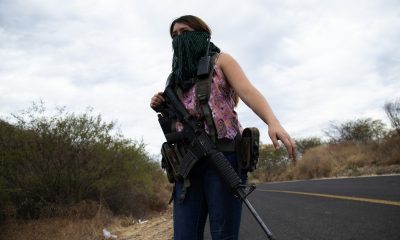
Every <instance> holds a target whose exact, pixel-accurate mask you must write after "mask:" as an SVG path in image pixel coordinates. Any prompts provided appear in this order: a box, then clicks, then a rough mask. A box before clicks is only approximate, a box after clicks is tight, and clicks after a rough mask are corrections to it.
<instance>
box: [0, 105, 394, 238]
mask: <svg viewBox="0 0 400 240" xmlns="http://www.w3.org/2000/svg"><path fill="white" fill-rule="evenodd" d="M385 108H387V109H389V110H390V111H391V112H390V114H389V113H388V116H389V117H390V119H391V121H392V125H393V127H394V128H395V129H394V130H393V129H392V130H389V131H386V130H385V127H384V124H383V123H382V122H381V121H379V120H371V119H361V120H356V121H352V122H348V123H344V124H341V125H334V126H333V127H332V129H331V130H333V131H330V132H329V133H328V136H329V137H331V140H330V141H328V142H323V141H322V140H320V139H318V138H308V139H303V140H302V141H298V146H299V149H300V153H301V154H300V155H301V157H300V159H299V160H298V161H297V162H296V163H292V162H291V161H289V158H288V156H287V153H286V152H285V150H284V148H281V149H280V150H279V151H275V149H274V147H273V146H272V145H261V147H260V158H259V164H258V169H257V170H256V171H255V172H253V173H252V174H251V175H250V180H251V181H253V182H269V181H285V180H294V179H312V178H328V177H342V176H360V175H379V174H391V173H400V101H398V102H396V103H395V104H394V105H390V104H388V105H387V106H386V105H385ZM387 111H388V110H387ZM22 120H23V119H22ZM92 120H93V121H92ZM100 120H101V119H99V120H97V119H93V118H92V117H91V116H88V115H83V116H79V115H78V116H75V115H73V114H72V115H67V116H66V117H63V116H60V117H57V116H56V117H55V118H51V119H49V120H46V119H43V118H34V119H32V120H31V122H26V121H21V124H22V125H21V124H20V125H19V126H13V125H11V124H9V123H7V122H4V121H1V119H0V153H1V155H0V157H1V159H0V160H1V161H0V231H1V235H0V239H13V240H39V239H40V240H50V239H57V240H67V239H68V240H78V239H89V240H90V239H105V238H104V236H103V229H104V228H105V229H108V230H109V231H110V232H111V233H112V234H115V235H116V236H118V239H126V240H130V239H131V240H133V239H142V240H147V239H149V240H150V239H171V238H172V213H171V209H170V208H168V206H167V204H166V203H167V201H168V199H169V196H170V195H169V194H170V191H171V186H170V185H169V184H168V183H167V179H166V176H165V175H164V174H163V173H162V171H161V169H160V167H159V165H158V163H156V162H154V161H152V160H151V159H150V158H149V156H148V155H147V153H146V152H145V151H143V146H142V145H135V144H132V142H130V141H127V140H126V139H123V138H121V137H118V136H117V137H116V138H115V137H113V136H111V135H110V134H109V131H110V130H112V128H113V125H112V124H111V125H105V124H103V123H102V122H101V121H100ZM26 123H31V125H32V126H33V127H26ZM71 129H72V130H76V131H75V132H74V131H72V132H71ZM88 129H89V130H88ZM88 133H90V134H88ZM61 140H62V141H61ZM15 146H18V147H17V148H16V147H15ZM22 147H23V148H22ZM50 149H51V150H52V151H50ZM60 156H61V157H60ZM45 160H46V161H47V163H54V164H52V165H50V168H49V164H47V165H46V166H41V165H40V164H43V163H45V162H46V161H45ZM74 161H75V162H74ZM16 163H17V164H16ZM32 163H35V164H32ZM38 166H39V167H41V168H38ZM43 169H46V171H47V172H43ZM65 169H68V170H69V171H68V172H64V171H65ZM71 172H72V173H75V175H74V174H72V175H71ZM21 173H23V174H21ZM44 173H46V174H44ZM71 177H75V178H71ZM54 179H57V181H54ZM51 183H52V184H51ZM71 183H74V184H72V185H71ZM88 183H91V184H90V185H88V186H89V187H88V188H84V190H86V192H85V191H84V190H82V188H81V187H82V186H86V185H85V184H88ZM57 184H58V185H57ZM33 189H36V192H34V190H33ZM38 196H39V197H38ZM139 219H141V220H142V221H146V222H145V223H142V224H141V223H140V222H141V221H140V220H139Z"/></svg>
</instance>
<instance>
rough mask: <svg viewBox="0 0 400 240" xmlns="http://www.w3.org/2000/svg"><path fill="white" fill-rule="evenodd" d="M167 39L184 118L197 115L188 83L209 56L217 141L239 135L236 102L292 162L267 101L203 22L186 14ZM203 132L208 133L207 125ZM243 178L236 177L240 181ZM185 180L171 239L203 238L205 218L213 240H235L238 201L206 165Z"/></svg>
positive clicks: (289, 143) (157, 100)
mask: <svg viewBox="0 0 400 240" xmlns="http://www.w3.org/2000/svg"><path fill="white" fill-rule="evenodd" d="M170 35H171V37H172V39H173V42H172V45H173V49H174V57H173V64H172V74H171V80H172V81H173V84H175V86H177V87H178V88H180V89H181V91H182V94H181V95H180V98H181V101H182V103H183V104H184V105H185V107H186V109H187V110H188V111H189V113H190V114H192V115H195V116H201V115H202V113H201V109H200V107H199V103H198V102H197V101H196V87H195V85H194V83H193V81H191V80H192V78H193V77H194V76H196V72H197V63H198V61H199V59H200V58H201V57H202V56H204V54H205V53H206V52H209V55H210V56H213V59H214V68H213V73H212V74H213V75H212V82H211V90H210V91H211V92H210V98H209V101H208V104H209V107H210V109H211V111H212V116H213V120H214V123H215V128H216V129H215V132H216V135H217V138H218V139H230V140H233V139H234V138H235V137H236V136H237V134H241V131H242V127H241V125H240V123H239V121H238V117H237V114H236V112H235V111H234V107H235V105H236V103H237V98H240V99H242V101H243V102H244V103H245V104H246V105H247V106H249V107H250V108H251V109H252V110H253V111H254V112H255V113H256V114H257V115H258V116H259V117H260V118H261V119H262V120H263V121H264V122H265V123H266V124H267V125H268V134H269V137H270V138H271V140H272V143H273V145H274V146H275V148H276V149H278V148H279V143H278V140H280V141H282V143H283V144H284V145H285V147H286V149H287V151H288V153H289V155H290V157H291V158H293V159H295V153H296V150H295V143H294V141H293V140H292V139H291V138H290V136H289V134H288V133H287V132H286V131H285V130H284V129H283V127H282V126H281V124H280V123H279V121H278V119H277V118H276V117H275V115H274V113H273V111H272V109H271V107H270V106H269V104H268V102H267V100H266V99H265V98H264V97H263V96H262V95H261V93H260V92H259V91H258V90H257V89H256V88H255V87H254V86H253V85H252V84H251V83H250V81H249V80H248V79H247V77H246V75H245V74H244V72H243V70H242V69H241V67H240V65H239V64H238V63H237V62H236V61H235V59H234V58H233V57H232V56H230V55H229V54H228V53H225V52H220V50H219V48H218V47H216V46H215V45H214V44H213V43H212V42H209V38H210V36H211V30H210V28H209V27H208V26H207V24H206V23H205V22H204V21H203V20H201V19H200V18H198V17H195V16H192V15H185V16H182V17H179V18H177V19H175V20H174V21H173V22H172V23H171V26H170ZM207 49H209V51H207ZM163 101H165V99H164V98H163V96H162V92H158V93H156V94H155V95H154V96H153V97H152V98H151V102H150V106H151V107H152V108H153V109H154V108H156V107H157V106H158V105H159V104H161V103H162V102H163ZM178 128H179V126H178ZM205 128H206V130H207V131H208V132H209V131H210V129H208V128H207V124H205ZM224 155H225V157H226V158H227V159H228V160H229V162H230V163H231V165H232V166H233V167H234V168H235V169H237V166H238V163H237V159H236V154H235V153H234V152H224ZM246 174H247V173H245V172H241V173H240V175H241V178H242V181H244V182H245V181H246V180H247V176H246ZM189 178H190V187H189V189H188V192H187V194H186V197H185V200H184V201H178V198H179V197H178V196H180V194H181V185H182V183H176V184H175V198H174V240H180V239H182V240H184V239H185V240H186V239H191V240H194V239H203V232H204V226H205V222H206V218H207V215H208V216H209V221H210V232H211V235H212V238H213V239H214V240H215V239H238V235H239V226H240V218H241V203H240V201H239V200H238V199H236V198H235V197H234V196H233V195H232V193H231V192H230V191H229V190H228V189H227V188H226V187H225V186H224V184H223V183H222V180H221V179H220V177H219V176H218V174H217V173H216V172H215V170H214V169H213V168H212V167H211V166H209V163H208V162H207V161H199V162H198V163H197V164H196V165H195V167H194V168H193V169H192V171H191V173H190V175H189Z"/></svg>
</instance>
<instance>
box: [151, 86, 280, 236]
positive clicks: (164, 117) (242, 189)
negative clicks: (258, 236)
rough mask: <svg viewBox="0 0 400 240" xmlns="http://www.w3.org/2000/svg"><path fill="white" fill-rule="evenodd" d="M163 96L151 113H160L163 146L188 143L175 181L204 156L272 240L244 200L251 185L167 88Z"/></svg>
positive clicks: (182, 176) (250, 206) (186, 174)
mask: <svg viewBox="0 0 400 240" xmlns="http://www.w3.org/2000/svg"><path fill="white" fill-rule="evenodd" d="M163 96H164V98H165V102H163V103H162V104H160V105H159V106H158V107H157V108H155V109H154V110H155V111H156V112H158V113H160V114H158V120H159V123H160V125H161V128H162V129H163V132H164V135H165V138H166V140H167V143H166V144H168V145H169V146H172V145H173V144H175V143H178V142H180V143H182V142H185V143H187V144H188V148H187V151H186V153H185V155H184V156H183V159H182V161H181V162H180V164H179V166H178V167H177V169H175V171H176V175H177V177H176V178H177V180H183V179H186V178H187V177H188V174H189V172H190V170H191V169H192V168H193V166H194V165H195V163H196V162H197V161H198V160H200V159H201V158H203V157H205V159H207V160H208V161H210V163H211V164H212V165H213V166H214V167H215V169H216V170H217V172H218V174H219V175H220V176H221V178H222V179H223V182H224V183H225V184H226V186H227V187H228V188H229V189H230V190H231V191H232V192H233V194H234V195H235V196H236V197H238V198H240V200H241V201H243V202H244V203H245V205H246V206H247V208H248V209H249V210H250V212H251V214H252V215H253V216H254V218H255V219H256V220H257V222H258V223H259V225H260V226H261V228H262V230H263V231H264V232H265V234H266V235H267V238H268V239H269V240H274V239H275V238H274V237H273V236H272V233H271V231H270V230H269V229H268V227H267V226H266V225H265V223H264V222H263V220H262V219H261V217H260V216H259V215H258V213H257V212H256V210H255V209H254V207H253V206H252V205H251V203H250V202H249V200H248V199H247V196H248V195H249V194H250V193H251V192H252V191H253V190H254V189H255V185H250V186H247V185H243V184H242V183H241V180H240V178H239V176H238V174H237V173H236V171H235V170H234V169H233V167H232V166H231V164H230V163H229V161H228V160H227V159H226V157H225V156H224V155H223V154H222V152H220V151H218V150H217V147H216V145H215V144H214V142H213V141H212V140H211V139H210V137H209V136H208V135H207V133H206V131H205V130H204V123H203V122H202V121H201V120H199V119H197V118H195V117H193V116H192V115H190V114H189V113H188V111H187V110H186V109H185V107H184V106H183V104H182V103H181V101H180V100H179V99H178V97H177V95H176V93H175V91H174V90H173V89H172V88H171V87H167V88H166V89H165V91H164V95H163ZM174 118H175V119H177V120H178V121H179V122H181V123H182V124H183V130H182V131H181V132H176V131H172V130H171V119H174Z"/></svg>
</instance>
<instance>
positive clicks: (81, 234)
mask: <svg viewBox="0 0 400 240" xmlns="http://www.w3.org/2000/svg"><path fill="white" fill-rule="evenodd" d="M108 221H109V219H108V218H104V217H95V218H92V219H73V218H49V219H40V220H30V221H11V222H8V223H6V224H5V225H3V226H2V227H1V232H2V239H14V240H54V239H58V240H71V239H72V240H73V239H88V240H90V239H102V238H103V237H102V229H103V227H104V226H105V225H107V223H108Z"/></svg>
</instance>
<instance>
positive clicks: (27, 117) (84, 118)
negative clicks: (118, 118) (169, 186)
mask: <svg viewBox="0 0 400 240" xmlns="http://www.w3.org/2000/svg"><path fill="white" fill-rule="evenodd" d="M13 117H14V119H15V124H14V125H11V124H9V123H6V122H4V121H2V122H0V153H1V159H0V164H1V168H0V197H1V196H2V195H6V196H8V197H9V199H10V201H11V202H12V203H13V204H14V205H15V206H16V207H17V208H18V209H22V212H21V215H23V217H27V215H29V216H28V217H32V215H37V214H39V213H38V212H37V211H36V210H37V209H38V208H40V206H43V205H46V204H50V203H55V204H64V205H69V204H74V203H79V202H80V201H82V200H95V201H103V202H105V203H106V205H107V206H108V207H110V208H111V209H112V210H113V211H114V212H116V213H124V214H134V215H141V214H144V212H145V211H146V210H147V209H148V208H149V203H150V202H151V201H153V200H152V198H154V197H155V195H154V194H153V192H152V191H153V188H154V185H153V184H154V183H153V179H154V176H157V177H160V176H161V175H162V172H161V168H160V167H159V165H158V163H156V162H154V161H153V160H152V159H151V158H150V157H149V156H148V154H147V152H146V151H145V145H144V144H143V143H142V142H137V141H134V140H130V139H126V138H124V137H123V136H122V134H120V133H119V132H118V131H117V130H116V129H115V123H114V122H110V123H107V122H105V121H103V120H102V118H101V115H97V116H93V114H92V110H90V109H88V110H87V111H86V112H85V113H83V114H74V113H69V112H66V111H65V108H59V109H58V110H57V111H56V112H55V113H54V114H49V113H48V112H47V111H46V109H45V108H44V106H43V104H34V105H33V106H32V107H31V108H30V109H28V110H27V111H23V112H21V113H18V114H13ZM164 180H165V178H164ZM157 184H160V182H158V183H157ZM27 205H28V206H27ZM0 207H1V206H0ZM24 209H26V211H25V210H24ZM33 210H35V211H33Z"/></svg>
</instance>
